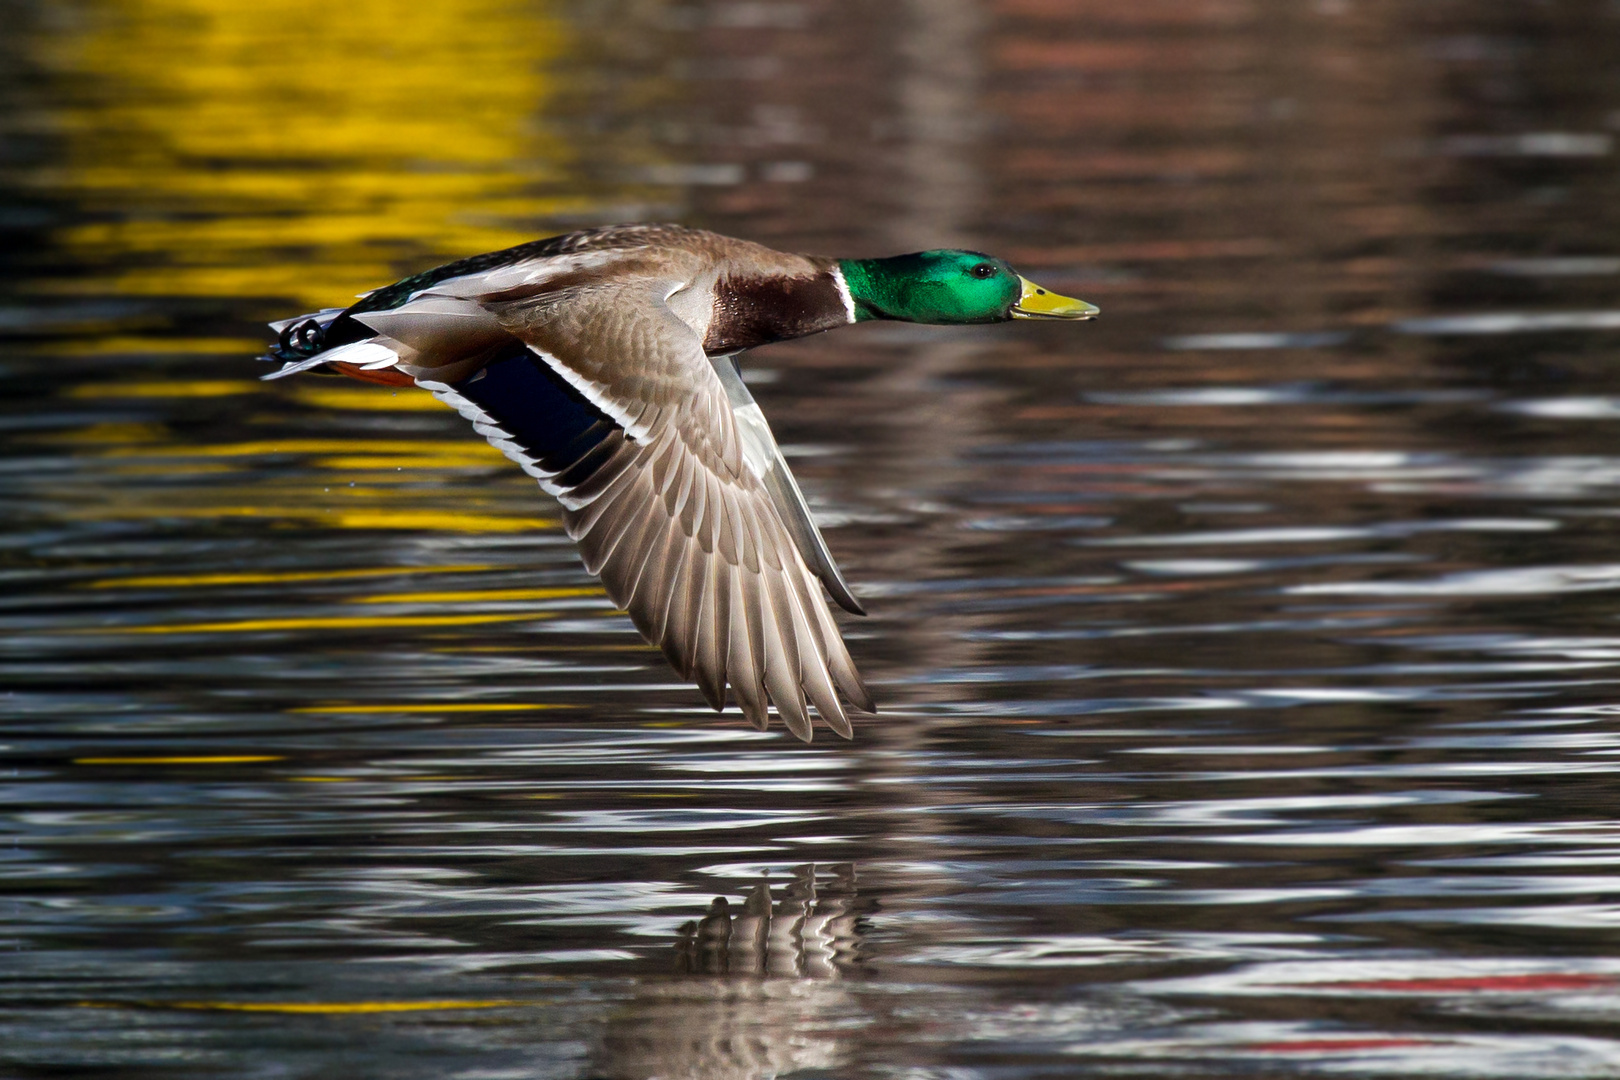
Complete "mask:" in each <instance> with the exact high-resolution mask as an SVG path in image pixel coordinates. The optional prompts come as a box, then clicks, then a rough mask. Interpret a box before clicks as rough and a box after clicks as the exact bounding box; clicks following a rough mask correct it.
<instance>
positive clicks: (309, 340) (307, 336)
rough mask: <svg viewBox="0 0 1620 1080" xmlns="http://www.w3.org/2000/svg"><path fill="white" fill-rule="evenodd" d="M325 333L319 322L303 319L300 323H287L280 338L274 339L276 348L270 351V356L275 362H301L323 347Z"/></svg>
mask: <svg viewBox="0 0 1620 1080" xmlns="http://www.w3.org/2000/svg"><path fill="white" fill-rule="evenodd" d="M325 336H326V331H325V328H324V327H323V326H321V324H320V322H319V320H316V319H304V320H302V321H300V322H295V323H289V324H288V325H287V326H285V327H283V328H282V331H281V336H280V337H279V338H277V339H276V347H275V348H273V349H271V350H270V355H271V356H273V357H275V358H276V359H277V360H302V359H303V358H305V357H307V356H314V355H315V354H316V353H318V352H320V351H321V350H322V349H323V348H324V347H325V345H324V342H323V340H322V339H323V338H324V337H325Z"/></svg>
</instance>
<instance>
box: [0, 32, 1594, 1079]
mask: <svg viewBox="0 0 1620 1080" xmlns="http://www.w3.org/2000/svg"><path fill="white" fill-rule="evenodd" d="M0 11H3V12H4V15H5V17H6V20H7V32H6V33H5V34H4V35H0V105H3V108H0V184H3V186H4V187H3V191H4V194H3V197H0V230H3V231H4V234H5V235H4V239H3V240H0V275H3V276H4V282H5V286H4V290H3V293H0V296H3V299H0V385H3V388H4V393H3V394H0V430H3V431H4V441H3V443H0V500H3V505H4V514H3V517H0V521H3V522H4V527H3V529H0V581H3V582H4V587H3V589H0V628H3V630H0V717H3V724H4V734H3V745H4V760H3V763H0V770H3V771H0V780H3V782H4V785H5V794H4V806H5V807H6V810H7V814H8V822H9V827H8V830H7V836H6V842H5V843H4V844H3V845H0V877H3V879H4V885H3V890H0V891H3V893H4V905H5V906H4V908H3V909H0V910H4V911H5V912H6V915H7V918H6V920H5V925H4V931H3V935H0V948H3V949H4V952H3V953H0V955H4V956H5V961H4V962H3V963H0V995H3V1002H4V1007H3V1009H0V1062H4V1066H3V1069H0V1071H3V1072H4V1073H5V1074H6V1075H8V1076H26V1077H32V1076H53V1077H54V1076H154V1077H172V1076H191V1075H199V1076H230V1077H252V1076H296V1077H328V1076H338V1075H345V1076H367V1077H370V1076H378V1077H382V1076H387V1077H429V1076H431V1077H466V1078H505V1077H530V1076H533V1077H585V1076H598V1077H638V1078H639V1077H653V1076H662V1077H709V1078H725V1077H756V1076H772V1075H801V1076H807V1077H808V1076H875V1077H876V1076H881V1077H903V1078H908V1080H911V1078H914V1080H935V1078H945V1077H950V1078H953V1080H955V1078H962V1077H976V1078H977V1077H984V1078H990V1077H995V1078H1003V1077H1019V1078H1038V1077H1055V1076H1072V1075H1127V1076H1152V1077H1166V1076H1239V1075H1241V1076H1255V1077H1260V1076H1265V1077H1271V1076H1296V1075H1313V1074H1331V1075H1355V1076H1410V1075H1425V1076H1448V1077H1449V1076H1455V1077H1502V1078H1528V1077H1598V1076H1612V1075H1615V1074H1616V1073H1620V1041H1617V1040H1616V1039H1615V1038H1614V1036H1613V1031H1614V1029H1615V1024H1616V1022H1617V1021H1620V951H1617V950H1616V947H1615V930H1616V928H1617V927H1620V877H1617V876H1616V875H1615V867H1616V866H1617V865H1620V816H1617V814H1616V798H1615V796H1614V791H1615V790H1616V776H1615V774H1616V772H1617V771H1620V724H1617V721H1616V718H1617V715H1620V688H1617V685H1616V679H1617V677H1620V671H1617V669H1620V624H1617V621H1616V614H1617V612H1620V607H1617V603H1620V595H1617V594H1620V556H1617V554H1616V551H1617V550H1620V546H1617V543H1616V541H1617V527H1620V455H1617V454H1616V453H1615V450H1614V439H1613V430H1614V425H1615V423H1616V421H1617V420H1620V382H1617V379H1616V376H1615V374H1614V364H1615V360H1616V346H1617V343H1620V338H1617V336H1616V332H1617V331H1620V310H1617V309H1616V307H1615V303H1614V291H1615V286H1616V282H1617V280H1620V222H1617V221H1616V212H1617V211H1616V207H1620V199H1617V198H1616V195H1617V194H1620V191H1617V190H1616V187H1617V184H1616V178H1617V174H1616V170H1615V154H1616V148H1615V145H1614V143H1615V138H1616V130H1617V128H1620V90H1617V87H1616V84H1615V82H1614V79H1613V77H1612V73H1613V72H1614V71H1615V70H1620V55H1616V53H1617V50H1620V35H1617V34H1616V33H1615V31H1616V29H1617V27H1616V11H1615V9H1614V7H1613V5H1605V4H1601V3H1597V2H1595V0H1593V2H1589V3H1583V2H1576V0H1568V2H1554V3H1549V4H1544V5H1539V6H1533V7H1532V6H1523V5H1496V6H1491V5H1477V4H1462V3H1451V2H1441V3H1432V4H1425V5H1410V4H1404V5H1403V4H1396V3H1393V2H1382V0H1319V2H1316V3H1310V4H1292V3H1291V4H1282V3H1272V2H1268V0H1260V2H1228V0H1211V2H1208V3H1199V4H1164V5H1146V6H1141V5H1139V6H1136V7H1131V6H1129V5H1118V4H1108V3H1102V2H1090V0H1087V2H1075V3H1058V2H1054V0H983V2H980V3H974V2H970V0H907V2H904V3H895V4H889V5H870V4H857V3H853V2H844V0H805V2H795V3H777V2H760V3H752V2H751V3H739V2H720V0H712V2H701V3H688V4H673V3H662V2H658V0H646V2H630V0H626V2H623V3H613V4H592V5H584V4H569V3H561V2H558V3H547V2H543V0H527V2H523V3H508V2H505V0H468V2H466V3H459V4H454V5H440V6H437V7H435V6H433V5H427V6H420V5H418V6H417V7H414V8H412V9H411V10H410V11H409V12H404V11H403V10H402V9H399V8H397V7H395V6H391V5H383V4H377V3H371V2H361V3H358V4H353V5H349V6H347V7H343V8H341V9H337V8H333V7H331V6H330V5H314V4H310V3H306V2H297V0H287V2H283V3H278V4H276V5H271V6H263V5H260V6H255V5H231V4H223V3H215V2H214V0H152V2H148V3H143V4H138V5H137V4H129V3H122V2H115V0H105V2H91V0H86V2H84V3H73V4H67V5H63V4H43V3H32V2H27V0H24V2H10V3H5V4H4V5H0ZM628 218H676V219H680V220H683V221H687V222H691V223H696V224H701V225H706V226H710V227H714V228H717V229H720V230H723V231H726V232H730V233H735V234H740V235H747V236H751V237H754V238H757V239H760V240H764V241H766V242H770V243H773V244H776V245H778V246H781V247H785V248H790V249H798V250H817V251H826V252H832V253H845V254H869V253H877V252H883V251H891V250H895V249H904V248H912V247H917V246H922V245H928V244H940V243H964V244H971V245H973V246H977V247H983V248H987V249H991V250H994V251H997V252H998V253H1002V254H1005V255H1007V256H1009V257H1011V258H1013V259H1014V260H1015V261H1017V262H1018V263H1019V264H1020V265H1021V266H1022V267H1026V268H1028V269H1029V271H1030V272H1031V273H1032V274H1034V275H1035V276H1037V277H1039V278H1040V279H1041V280H1042V281H1043V282H1047V283H1049V284H1051V285H1052V286H1053V287H1055V288H1059V289H1061V290H1063V291H1065V292H1071V293H1074V294H1077V295H1081V296H1084V297H1087V298H1088V299H1091V300H1094V301H1096V302H1098V303H1100V304H1101V305H1102V306H1103V308H1104V310H1105V317H1104V319H1103V320H1102V321H1100V322H1098V323H1096V324H1092V325H1089V326H1086V327H1082V328H1080V329H1079V330H1078V332H1077V331H1076V330H1075V328H1072V327H1068V328H1061V327H1047V326H1035V327H1024V326H1009V327H999V328H986V329H969V330H959V331H951V330H941V329H936V328H917V327H906V326H868V327H862V328H858V329H856V330H853V331H849V332H845V333H840V334H836V335H831V336H828V337H825V338H821V339H815V340H809V341H804V342H800V343H795V344H793V345H791V346H782V347H777V348H773V349H770V350H767V351H765V352H764V353H762V354H761V355H759V356H758V357H757V358H756V360H755V363H754V364H753V367H752V372H751V378H752V379H753V380H754V381H755V383H756V389H757V392H758V394H759V396H760V397H761V399H762V402H763V404H764V406H765V408H766V410H767V412H768V413H769V414H770V415H771V417H772V419H773V421H774V422H775V424H776V427H777V431H778V434H779V435H780V437H781V438H782V440H783V442H784V443H785V444H787V445H788V448H789V455H790V456H791V457H792V458H793V460H794V464H795V468H796V470H797V471H798V472H799V475H800V477H801V479H802V480H803V482H804V484H805V486H806V488H807V489H808V491H809V492H810V495H811V498H812V501H813V502H814V503H815V504H816V508H817V511H818V513H819V514H820V515H821V516H822V518H823V520H824V522H825V523H826V524H827V525H828V526H829V537H830V540H831V543H832V545H833V547H834V548H835V550H836V551H837V552H838V554H839V557H840V560H841V562H842V563H843V565H844V568H845V570H846V572H847V573H848V575H849V577H850V578H851V580H852V581H854V582H855V583H856V586H857V591H859V592H861V593H862V595H863V596H864V597H866V598H867V600H868V606H869V607H870V608H871V610H872V612H873V616H872V618H870V619H867V620H860V621H853V620H852V621H849V622H848V624H847V629H848V633H849V637H850V640H851V644H852V648H853V650H854V653H855V655H856V658H857V660H858V662H859V663H860V664H861V665H862V667H863V668H864V669H865V670H866V671H867V672H868V673H869V675H870V676H872V678H873V681H874V684H875V687H876V690H877V692H878V695H879V697H880V700H881V702H882V705H883V707H884V712H883V714H882V716H881V717H880V719H879V720H877V721H874V722H872V723H870V724H867V725H866V726H865V727H864V728H862V729H861V730H860V731H859V732H858V737H857V740H856V741H855V742H854V743H853V744H847V745H846V744H842V743H838V744H836V745H834V744H828V743H819V742H818V743H816V744H814V745H811V746H801V745H799V744H797V743H795V742H793V741H791V740H790V739H788V738H787V737H786V736H785V735H784V734H783V733H782V732H781V731H780V730H776V731H772V732H770V733H766V734H761V733H758V732H755V731H753V730H752V729H750V728H748V727H746V726H745V725H744V724H743V723H742V721H741V719H740V717H738V716H737V715H736V714H735V713H731V714H728V715H726V716H725V717H723V718H721V719H718V720H716V719H714V718H713V717H712V715H711V714H709V713H708V711H707V710H706V709H705V708H703V707H702V705H701V701H700V699H699V697H698V695H697V694H696V693H695V691H693V690H692V689H690V688H688V687H685V686H682V685H679V684H678V683H677V682H676V681H675V680H674V679H673V677H672V676H671V675H670V673H669V672H668V671H667V670H666V668H665V667H664V665H663V663H662V661H661V660H660V658H659V657H658V656H657V654H656V653H654V652H653V651H652V650H650V649H647V648H646V647H644V646H643V645H642V644H641V642H640V640H639V639H638V638H637V637H636V636H635V634H634V633H633V631H632V629H631V627H630V625H629V623H628V621H627V620H626V619H625V618H623V617H622V616H620V615H618V614H616V613H615V612H614V611H613V610H612V608H611V605H610V604H609V603H608V602H607V600H606V598H605V597H604V596H603V595H602V593H601V592H600V590H599V589H598V588H597V587H596V585H595V583H594V582H593V581H592V580H591V579H589V578H588V577H586V576H585V574H584V573H583V571H582V569H581V568H580V566H579V563H578V560H577V559H576V557H575V556H574V554H573V551H572V549H571V547H570V545H568V544H567V542H566V541H565V539H564V537H563V536H562V534H561V532H560V531H559V529H558V527H557V524H556V521H555V511H554V509H553V507H552V506H551V505H550V504H549V503H548V502H547V501H546V500H545V499H544V497H543V496H541V495H540V494H539V493H538V492H537V491H536V490H535V489H534V486H533V484H532V482H530V481H529V480H527V479H526V478H525V477H523V476H522V475H521V474H519V473H518V472H517V471H516V470H515V469H512V468H510V467H509V466H508V465H507V464H506V463H505V462H504V461H503V460H502V459H501V458H500V457H499V456H498V454H496V453H495V452H494V451H493V450H491V449H490V448H488V447H487V446H485V445H484V444H483V443H482V442H481V441H479V440H477V439H476V438H475V437H474V436H473V435H472V434H471V433H470V432H468V431H466V430H464V426H463V424H462V422H461V421H460V420H459V419H458V418H457V417H455V416H454V415H452V414H450V413H449V412H448V411H447V410H443V409H442V408H440V407H439V406H438V405H437V404H436V403H435V402H432V401H430V400H422V399H421V398H418V397H415V396H412V395H410V394H406V393H398V394H396V393H394V392H392V391H389V390H386V389H380V388H372V387H365V386H360V385H355V384H347V383H339V382H336V381H332V380H313V381H305V382H298V381H289V382H288V383H285V384H281V383H278V384H273V385H266V384H261V383H258V382H257V381H255V376H256V375H258V374H259V373H260V369H259V367H258V366H256V365H255V364H253V363H252V362H251V360H250V359H249V358H250V357H251V356H252V355H254V354H255V353H256V351H257V350H258V349H259V347H260V345H261V343H262V341H263V331H262V328H261V327H260V325H259V323H260V320H262V319H264V318H270V317H276V316H281V315H285V314H287V313H288V312H290V311H297V310H303V308H304V307H305V306H306V305H310V304H315V305H325V304H329V303H336V302H340V301H341V300H342V299H343V297H344V296H346V295H348V294H351V293H353V292H356V291H359V290H360V289H364V288H367V287H370V286H372V285H375V284H377V283H379V282H381V281H383V280H386V279H389V278H391V277H393V276H395V275H396V274H398V273H402V272H405V271H408V270H411V269H416V268H419V267H422V266H425V265H429V264H432V263H433V262H435V261H437V260H440V259H442V258H447V257H451V256H455V255H462V254H466V253H468V252H472V251H477V250H484V249H489V248H494V247H498V246H501V245H504V244H509V243H513V242H516V241H518V240H521V239H526V238H528V237H530V236H534V235H543V234H545V233H548V232H553V231H557V230H561V229H565V228H571V227H575V226H578V225H580V224H585V223H594V222H600V221H610V220H622V219H628ZM717 897H720V898H723V900H717V899H716V898H717Z"/></svg>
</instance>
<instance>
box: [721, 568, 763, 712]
mask: <svg viewBox="0 0 1620 1080" xmlns="http://www.w3.org/2000/svg"><path fill="white" fill-rule="evenodd" d="M730 578H731V611H732V619H731V632H730V635H729V639H730V640H729V644H730V647H729V649H728V650H727V652H726V667H727V670H728V671H729V672H730V674H731V687H732V689H733V690H736V691H737V704H738V705H739V706H740V707H741V708H742V711H743V715H744V716H746V717H747V718H748V722H749V723H750V724H753V725H754V726H755V727H757V728H758V729H759V730H761V731H764V730H765V728H766V727H767V726H769V724H770V722H771V717H770V713H769V712H767V711H766V707H765V687H764V685H763V684H762V683H761V681H760V674H761V670H762V667H763V654H762V653H761V652H760V648H761V641H760V628H759V622H760V614H759V578H758V577H757V576H756V575H753V574H749V573H747V572H745V571H742V570H738V569H737V568H735V567H733V568H732V569H731V573H730Z"/></svg>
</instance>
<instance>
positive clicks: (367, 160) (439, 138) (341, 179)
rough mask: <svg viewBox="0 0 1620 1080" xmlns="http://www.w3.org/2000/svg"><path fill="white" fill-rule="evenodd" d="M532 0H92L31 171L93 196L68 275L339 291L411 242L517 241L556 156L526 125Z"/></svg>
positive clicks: (172, 287) (554, 172)
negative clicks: (78, 263) (78, 94)
mask: <svg viewBox="0 0 1620 1080" xmlns="http://www.w3.org/2000/svg"><path fill="white" fill-rule="evenodd" d="M551 7H552V5H551V4H550V3H549V2H548V0H526V2H523V3H517V2H512V0H447V2H444V3H433V4H404V3H397V2H391V0H350V2H348V3H342V4H332V3H323V2H319V0H273V2H266V3H240V2H239V0H108V2H106V3H103V4H100V5H98V6H96V7H94V8H92V10H91V15H90V17H89V18H88V19H86V20H85V21H84V22H82V23H80V24H78V26H79V27H81V28H82V29H79V30H78V31H77V32H76V33H73V34H68V35H64V36H63V37H62V38H60V39H59V40H58V41H57V43H56V46H55V53H56V55H55V64H56V65H57V66H59V67H60V68H63V69H65V70H66V71H68V72H70V73H72V74H76V75H78V76H81V77H83V78H84V79H85V80H86V81H87V82H88V81H89V80H94V85H96V86H97V87H98V90H99V92H98V93H96V94H95V95H94V96H93V100H92V101H90V102H88V103H87V104H86V105H84V106H81V107H79V108H77V109H76V110H73V111H72V112H71V113H70V115H68V116H66V117H64V118H63V120H64V123H63V127H64V129H65V130H66V131H67V132H68V138H69V142H70V146H71V149H70V152H69V157H68V164H67V165H66V166H63V167H62V168H61V169H60V170H59V171H58V170H52V171H51V172H50V173H48V174H42V175H40V177H39V181H40V182H41V183H43V184H49V185H51V186H53V187H55V188H57V189H58V190H62V189H67V190H73V191H75V192H77V193H79V194H80V195H81V196H82V197H83V199H84V201H85V202H86V204H87V206H88V207H89V208H90V209H92V210H94V209H97V208H100V209H103V210H105V211H109V213H108V214H107V216H106V217H105V218H103V219H101V220H99V221H95V222H93V223H86V224H81V225H78V226H75V227H73V228H72V229H70V230H68V231H66V232H65V233H64V234H62V235H61V236H60V237H59V239H60V240H61V241H62V242H64V243H65V244H66V245H68V246H69V247H71V248H76V249H78V250H80V251H81V252H82V253H84V254H86V255H88V256H90V257H91V258H90V261H91V262H92V263H100V262H104V263H106V264H109V265H113V266H123V267H124V269H122V270H117V271H113V272H112V274H113V277H112V279H111V280H107V279H99V280H89V281H84V280H80V281H77V282H75V284H74V287H75V288H81V289H89V290H92V291H100V290H103V289H107V288H109V287H110V288H113V289H115V290H118V291H122V292H129V293H142V294H166V295H192V296H199V295H200V296H222V295H236V296H285V297H289V298H292V299H294V300H301V301H303V302H305V303H308V304H310V305H312V306H321V305H327V304H336V303H341V302H343V301H344V300H345V298H346V297H348V296H350V295H352V294H353V293H355V292H357V291H360V290H364V289H368V288H372V287H375V286H377V285H379V284H382V283H385V282H386V281H387V280H389V279H390V278H392V277H394V276H396V275H395V273H394V271H395V268H396V267H395V263H396V261H397V260H399V259H400V258H401V257H402V256H407V257H408V256H411V255H412V254H413V253H422V252H428V253H458V254H467V253H472V252H477V251H487V250H490V249H493V248H499V247H505V246H508V245H511V244H515V243H519V242H522V241H523V240H526V239H531V238H532V236H533V234H534V231H535V229H534V226H533V225H532V224H531V223H532V222H533V221H534V220H535V219H538V218H541V217H543V216H545V215H547V214H554V213H556V212H558V211H561V210H569V211H573V210H578V209H581V208H582V206H581V201H580V200H578V199H573V198H570V199H567V200H559V199H558V198H556V197H542V196H541V195H540V194H538V192H537V185H539V184H542V183H544V182H546V181H555V180H556V179H557V178H558V177H559V176H560V175H561V173H562V170H563V169H564V168H566V166H567V165H568V163H569V160H570V155H569V152H568V150H567V148H566V146H565V145H564V144H563V143H561V142H560V141H559V140H557V139H555V138H552V137H549V136H548V135H546V134H545V133H544V130H543V128H542V127H541V125H540V124H539V123H538V118H539V115H540V113H541V110H542V109H543V107H544V106H545V104H546V102H547V100H548V98H549V97H550V96H551V93H552V85H551V76H550V75H549V74H548V70H549V64H550V62H551V61H553V60H554V59H555V58H556V57H557V56H558V55H559V54H561V53H562V52H563V51H564V50H565V49H567V48H568V46H569V39H568V34H567V32H566V28H565V24H564V23H563V22H562V21H561V20H559V19H558V18H556V17H554V16H553V14H552V11H551Z"/></svg>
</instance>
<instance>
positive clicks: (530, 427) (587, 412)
mask: <svg viewBox="0 0 1620 1080" xmlns="http://www.w3.org/2000/svg"><path fill="white" fill-rule="evenodd" d="M454 389H455V391H456V393H458V394H460V395H461V396H462V397H464V398H466V399H467V400H468V401H471V402H472V403H473V404H475V405H477V406H478V407H479V408H480V409H482V410H484V412H485V413H487V414H489V416H490V418H491V419H493V420H494V421H495V422H496V423H498V424H500V426H501V427H503V428H505V429H506V431H507V433H508V434H510V435H511V437H512V438H513V439H514V440H515V441H516V442H517V443H518V445H519V446H522V447H523V448H524V449H525V450H527V451H528V452H529V455H530V456H531V457H533V458H535V459H536V460H537V461H538V462H539V463H540V465H541V466H542V467H543V468H545V469H546V470H547V471H549V472H553V473H557V472H562V471H563V470H565V469H567V468H568V467H569V466H570V465H573V464H574V463H576V462H578V461H579V460H580V459H581V458H583V457H585V456H586V455H587V454H589V453H590V452H591V451H592V450H594V449H595V448H596V447H597V446H599V445H600V444H601V443H602V441H603V440H604V439H606V438H607V437H608V436H609V435H610V434H611V433H612V432H614V431H618V430H621V429H620V428H619V426H618V425H617V424H615V423H614V422H613V421H612V420H610V419H609V418H608V416H607V415H606V414H605V413H603V412H602V410H600V409H598V408H597V407H596V406H595V405H592V404H591V403H590V402H589V401H587V400H585V398H584V396H583V395H582V394H580V392H579V391H578V390H575V389H574V388H573V387H572V386H569V385H568V383H566V382H565V381H563V379H562V377H561V376H559V375H558V374H557V373H556V372H554V371H552V370H551V368H550V367H548V366H547V364H546V362H545V361H544V360H542V359H540V357H538V356H535V355H534V354H533V353H532V352H530V351H529V350H528V349H527V348H525V347H523V346H521V345H515V346H514V347H513V350H512V352H510V353H508V354H507V355H505V356H503V357H501V358H500V359H497V360H493V361H491V362H490V363H489V364H487V365H485V367H484V368H483V369H482V374H481V376H479V377H475V378H472V379H466V380H463V381H462V382H459V383H456V384H455V387H454Z"/></svg>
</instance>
